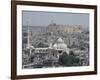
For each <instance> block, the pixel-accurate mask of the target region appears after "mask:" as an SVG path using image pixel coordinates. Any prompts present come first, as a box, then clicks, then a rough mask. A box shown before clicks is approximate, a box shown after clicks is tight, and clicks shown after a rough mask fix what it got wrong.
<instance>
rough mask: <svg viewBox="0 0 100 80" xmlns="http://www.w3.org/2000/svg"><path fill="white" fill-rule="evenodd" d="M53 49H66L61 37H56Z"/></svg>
mask: <svg viewBox="0 0 100 80" xmlns="http://www.w3.org/2000/svg"><path fill="white" fill-rule="evenodd" d="M53 48H54V49H67V45H66V44H65V43H64V41H63V40H62V38H58V40H57V41H56V43H55V44H54V45H53Z"/></svg>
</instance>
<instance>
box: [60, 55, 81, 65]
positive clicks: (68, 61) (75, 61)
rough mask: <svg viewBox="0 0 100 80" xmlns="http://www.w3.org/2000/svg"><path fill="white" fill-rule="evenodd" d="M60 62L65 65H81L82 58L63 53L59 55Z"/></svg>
mask: <svg viewBox="0 0 100 80" xmlns="http://www.w3.org/2000/svg"><path fill="white" fill-rule="evenodd" d="M59 64H60V65H63V66H79V65H80V59H79V58H76V56H73V55H67V54H63V55H61V56H60V57H59Z"/></svg>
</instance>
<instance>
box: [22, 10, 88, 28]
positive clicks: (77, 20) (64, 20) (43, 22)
mask: <svg viewBox="0 0 100 80" xmlns="http://www.w3.org/2000/svg"><path fill="white" fill-rule="evenodd" d="M22 21H23V23H22V24H23V25H31V26H47V25H48V24H50V23H51V21H53V22H55V23H57V24H64V25H66V24H71V25H82V26H84V27H86V28H87V27H89V14H86V13H85V14H82V13H64V12H40V11H37V12H36V11H23V12H22Z"/></svg>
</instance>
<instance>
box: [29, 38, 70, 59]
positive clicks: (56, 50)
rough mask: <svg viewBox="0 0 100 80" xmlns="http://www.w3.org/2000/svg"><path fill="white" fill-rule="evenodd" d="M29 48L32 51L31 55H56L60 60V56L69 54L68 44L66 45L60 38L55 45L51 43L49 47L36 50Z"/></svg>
mask: <svg viewBox="0 0 100 80" xmlns="http://www.w3.org/2000/svg"><path fill="white" fill-rule="evenodd" d="M27 48H29V49H30V55H34V54H40V53H41V54H49V55H54V56H56V57H57V58H59V56H60V55H62V54H63V53H64V52H65V53H66V54H69V48H68V47H67V44H65V42H64V40H63V39H62V38H58V39H57V40H56V41H55V42H54V43H50V46H49V47H45V48H34V47H33V46H29V47H27Z"/></svg>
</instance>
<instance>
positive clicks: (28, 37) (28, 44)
mask: <svg viewBox="0 0 100 80" xmlns="http://www.w3.org/2000/svg"><path fill="white" fill-rule="evenodd" d="M27 28H28V31H27V34H28V35H27V47H30V30H29V25H28V26H27Z"/></svg>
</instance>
